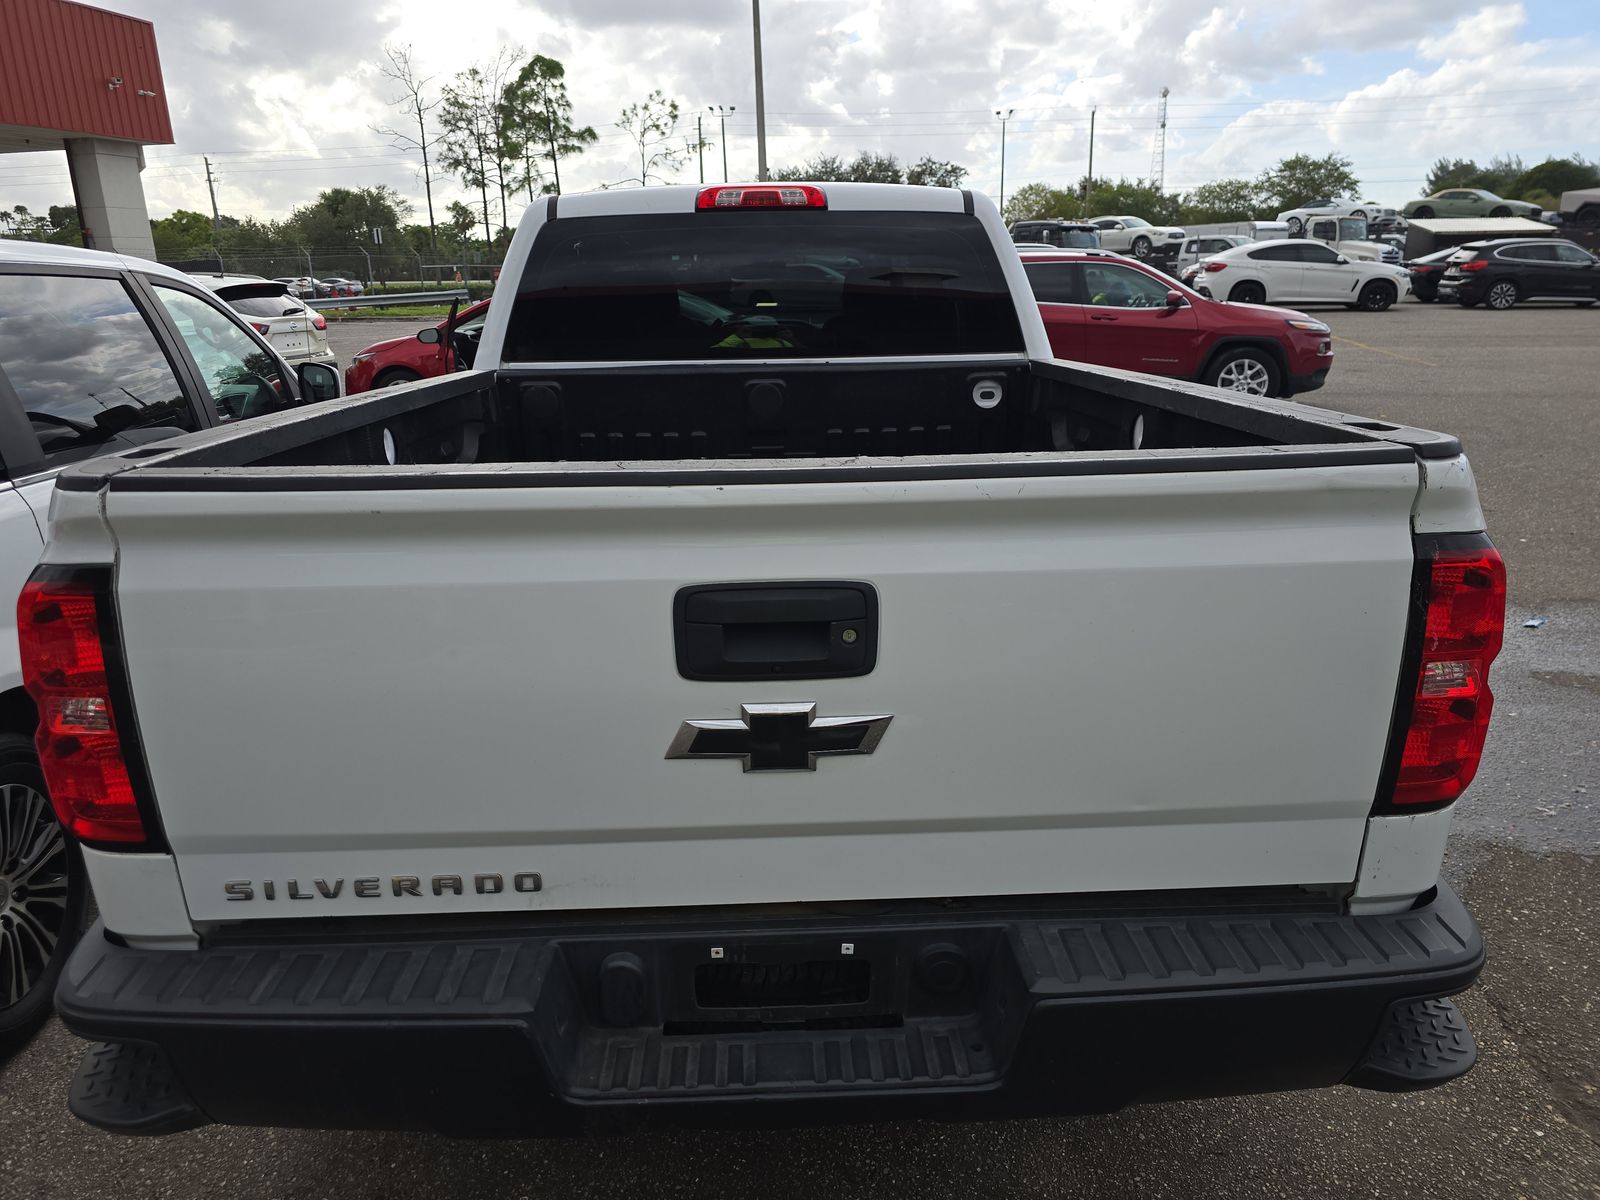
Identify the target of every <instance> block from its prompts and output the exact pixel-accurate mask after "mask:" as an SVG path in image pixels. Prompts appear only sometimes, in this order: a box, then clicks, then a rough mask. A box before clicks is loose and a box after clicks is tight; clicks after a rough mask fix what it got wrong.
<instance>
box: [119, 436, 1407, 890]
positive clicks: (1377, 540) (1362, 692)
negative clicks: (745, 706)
mask: <svg viewBox="0 0 1600 1200" xmlns="http://www.w3.org/2000/svg"><path fill="white" fill-rule="evenodd" d="M1416 488H1417V470H1416V467H1415V466H1414V465H1412V464H1396V465H1373V466H1352V467H1341V468H1334V469H1324V470H1263V471H1238V472H1207V473H1197V474H1157V475H1114V476H1082V477H1075V478H1073V477H1069V478H1059V479H1036V480H1025V481H1024V480H1008V481H1005V482H1004V483H1000V482H998V481H988V480H961V481H937V482H934V481H928V482H910V483H866V484H837V483H807V484H798V485H750V486H735V487H727V488H720V489H719V488H714V487H680V488H631V487H614V488H572V489H567V488H549V489H504V490H486V489H479V490H459V491H457V490H447V489H441V490H427V491H414V490H406V491H394V492H370V491H369V492H327V493H294V492H290V493H282V492H279V493H256V494H252V493H213V494H207V495H205V496H204V499H203V502H202V501H201V500H200V497H199V496H198V495H196V494H183V493H169V494H161V493H148V492H132V491H128V492H118V491H116V490H113V491H112V492H111V493H110V496H109V501H108V516H109V520H110V522H111V525H112V527H113V528H114V529H115V530H116V533H117V539H118V544H119V551H120V555H119V556H120V568H119V572H118V597H119V604H120V607H121V614H122V623H123V629H124V636H125V639H126V646H127V653H128V665H129V673H130V679H131V683H132V687H133V690H134V695H135V697H136V703H137V705H138V708H139V720H140V728H141V733H142V735H143V737H144V743H145V747H146V752H147V757H148V759H149V763H150V769H151V773H152V777H153V785H154V789H155V793H156V795H157V797H158V800H159V804H160V808H161V813H162V820H163V824H164V825H165V828H166V831H167V835H168V838H169V840H170V842H171V845H172V849H173V851H174V854H175V856H176V859H177V864H178V870H179V874H180V876H181V878H182V881H183V888H184V893H185V895H186V897H187V902H188V907H189V912H190V915H191V916H192V917H193V918H195V919H196V920H201V921H204V920H219V919H243V918H246V917H251V916H269V915H277V916H282V915H286V914H290V913H294V914H301V915H307V916H312V915H317V914H319V913H320V914H322V915H329V914H331V913H335V912H354V911H364V912H375V911H409V912H421V911H439V910H459V911H472V910H484V909H495V908H501V909H503V908H514V907H527V906H534V907H540V908H575V907H601V906H604V907H616V906H636V905H687V904H710V903H745V902H760V901H790V900H824V899H834V900H843V899H866V898H877V897H888V896H923V895H951V894H963V893H965V894H975V893H983V894H989V893H1036V892H1059V891H1078V890H1092V891H1097V890H1128V889H1161V888H1179V887H1225V886H1228V887H1232V886H1245V885H1250V884H1282V883H1307V884H1312V883H1317V884H1321V883H1339V882H1343V883H1349V882H1350V881H1352V880H1353V879H1354V878H1355V875H1356V868H1357V861H1358V856H1359V854H1360V848H1361V843H1362V838H1363V834H1364V831H1365V825H1366V816H1367V812H1368V810H1369V808H1370V806H1371V802H1372V795H1373V791H1374V789H1375V786H1376V782H1377V772H1378V767H1379V763H1380V760H1381V758H1382V755H1383V747H1384V744H1385V742H1386V739H1387V736H1388V725H1389V714H1390V709H1391V706H1392V702H1393V690H1394V677H1395V666H1396V664H1397V663H1398V661H1399V657H1400V652H1401V643H1402V639H1403V634H1404V628H1405V618H1406V602H1407V592H1408V587H1409V580H1410V574H1411V558H1412V550H1411V541H1410V530H1409V528H1408V526H1409V521H1408V516H1409V512H1410V509H1411V505H1412V503H1413V500H1414V495H1415V492H1416ZM828 578H845V579H863V580H867V581H869V582H871V583H873V584H874V585H875V586H876V587H877V588H878V591H879V595H880V599H881V604H882V640H881V650H880V655H879V659H878V665H877V667H876V669H875V670H874V671H873V672H872V674H870V675H868V676H865V677H861V678H856V679H842V680H826V681H818V682H807V683H784V684H773V685H761V684H751V683H703V682H689V681H686V680H684V679H682V678H680V677H679V676H678V674H677V672H676V669H675V666H674V662H673V650H672V627H671V620H670V615H671V606H672V597H673V594H674V593H675V591H676V590H677V589H678V588H679V587H681V586H684V585H686V584H692V583H702V582H716V581H725V580H762V579H771V580H783V579H828ZM795 700H814V701H816V702H817V704H818V711H819V713H821V714H822V715H850V714H857V713H892V714H894V724H893V726H892V727H891V728H890V730H889V731H888V733H887V734H886V736H885V737H884V739H883V742H882V744H881V745H880V746H879V747H878V749H877V751H876V753H874V754H873V755H871V756H862V757H850V758H841V759H833V760H824V761H822V762H821V763H820V764H819V769H818V770H817V771H816V772H815V773H814V774H813V773H808V772H799V773H794V774H750V775H746V774H742V773H741V772H740V770H739V768H738V765H737V764H735V763H730V762H726V761H667V760H666V759H665V758H664V754H665V752H666V749H667V745H668V743H669V742H670V740H671V739H672V737H673V735H674V733H675V732H676V730H677V728H678V724H679V722H681V721H683V720H685V719H690V718H719V717H731V716H735V715H737V712H738V707H739V705H740V704H741V703H752V702H779V701H795ZM525 871H537V872H540V873H541V875H542V876H543V881H544V888H543V890H542V891H540V892H537V893H529V894H517V893H515V892H513V891H512V890H511V888H510V886H509V882H510V879H511V876H512V875H513V874H514V873H515V872H525ZM480 872H500V873H502V874H504V875H505V877H506V880H507V887H506V890H505V891H504V892H503V893H500V894H498V895H485V896H478V895H473V894H468V895H466V896H462V897H456V896H454V895H452V894H449V893H448V892H447V893H446V894H444V895H442V896H440V897H433V896H431V895H428V896H424V897H423V898H420V899H418V898H411V897H394V896H390V895H388V893H387V891H385V893H384V895H383V896H382V897H378V898H370V899H363V898H357V897H356V896H355V895H353V893H352V884H351V882H350V881H351V880H353V879H354V878H356V877H367V876H376V877H387V876H390V875H393V874H414V875H418V876H419V877H421V878H423V879H424V880H425V881H426V880H427V879H428V878H429V877H430V876H432V875H434V874H461V875H463V876H469V877H470V876H471V875H473V874H475V873H480ZM266 878H271V879H274V880H276V881H277V889H278V896H279V897H280V899H279V900H278V901H277V902H276V903H273V904H267V903H263V902H259V901H258V902H255V903H238V902H231V901H228V900H227V899H226V898H225V895H224V891H223V884H224V883H226V882H228V881H230V880H256V881H259V880H262V879H266ZM291 878H293V879H296V880H297V881H298V883H299V890H301V891H302V892H305V893H310V892H311V891H312V880H314V879H316V878H322V879H324V880H325V881H328V882H329V883H330V885H331V883H332V881H333V880H335V879H339V878H342V879H344V880H345V881H346V883H345V885H344V888H343V891H342V894H341V895H340V896H339V897H338V898H336V899H328V898H325V897H322V896H320V895H318V896H316V897H315V898H313V899H309V900H306V901H302V902H299V903H295V904H289V903H287V902H286V901H285V900H284V899H283V897H285V895H286V890H287V889H286V886H285V882H286V880H288V879H291ZM385 887H387V884H385ZM469 892H470V888H469Z"/></svg>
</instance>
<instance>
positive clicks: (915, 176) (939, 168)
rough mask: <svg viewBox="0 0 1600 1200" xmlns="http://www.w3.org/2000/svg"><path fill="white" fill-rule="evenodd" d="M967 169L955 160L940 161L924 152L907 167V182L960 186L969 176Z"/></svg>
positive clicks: (938, 185)
mask: <svg viewBox="0 0 1600 1200" xmlns="http://www.w3.org/2000/svg"><path fill="white" fill-rule="evenodd" d="M967 174H968V172H967V169H966V168H965V167H963V166H960V165H958V164H956V163H953V162H940V161H939V160H938V159H936V158H932V157H930V156H928V155H926V154H924V155H923V156H922V157H921V158H919V159H918V160H917V161H916V162H914V163H912V164H911V165H910V166H909V167H907V168H906V182H907V183H916V184H922V185H924V186H926V187H952V188H958V187H960V186H961V184H962V183H963V182H964V181H965V180H966V178H967Z"/></svg>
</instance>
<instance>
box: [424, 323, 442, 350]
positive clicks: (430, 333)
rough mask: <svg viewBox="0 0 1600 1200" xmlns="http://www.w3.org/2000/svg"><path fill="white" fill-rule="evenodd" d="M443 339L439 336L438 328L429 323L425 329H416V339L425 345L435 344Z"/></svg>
mask: <svg viewBox="0 0 1600 1200" xmlns="http://www.w3.org/2000/svg"><path fill="white" fill-rule="evenodd" d="M443 340H444V339H443V338H442V337H440V336H439V331H438V329H436V328H435V327H434V326H432V325H429V326H428V327H427V328H426V329H419V330H417V341H419V342H422V343H423V344H425V345H428V346H435V345H437V344H438V343H440V342H442V341H443Z"/></svg>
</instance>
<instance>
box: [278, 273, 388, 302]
mask: <svg viewBox="0 0 1600 1200" xmlns="http://www.w3.org/2000/svg"><path fill="white" fill-rule="evenodd" d="M272 282H274V283H281V284H283V286H284V287H285V288H287V289H288V291H289V294H290V295H291V296H295V297H297V298H298V299H301V300H320V299H323V298H324V297H327V296H359V295H361V294H362V293H363V292H365V291H366V286H365V285H364V284H363V283H362V282H361V281H360V280H359V279H346V278H344V277H343V276H332V277H330V278H328V279H313V278H312V277H311V276H309V275H298V276H296V275H280V276H278V277H277V278H275V279H274V280H273V281H272Z"/></svg>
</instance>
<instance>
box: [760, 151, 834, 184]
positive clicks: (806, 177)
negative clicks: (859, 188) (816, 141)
mask: <svg viewBox="0 0 1600 1200" xmlns="http://www.w3.org/2000/svg"><path fill="white" fill-rule="evenodd" d="M772 177H773V179H776V180H778V181H779V182H788V183H799V182H805V181H809V182H812V183H839V182H842V181H844V180H847V179H849V178H850V168H849V167H848V166H847V165H846V164H845V161H844V159H842V158H840V157H839V156H838V155H837V154H819V155H817V156H816V157H815V158H812V159H807V160H806V161H805V162H803V163H797V164H795V165H794V166H792V167H779V168H778V169H777V170H775V171H773V172H772Z"/></svg>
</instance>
